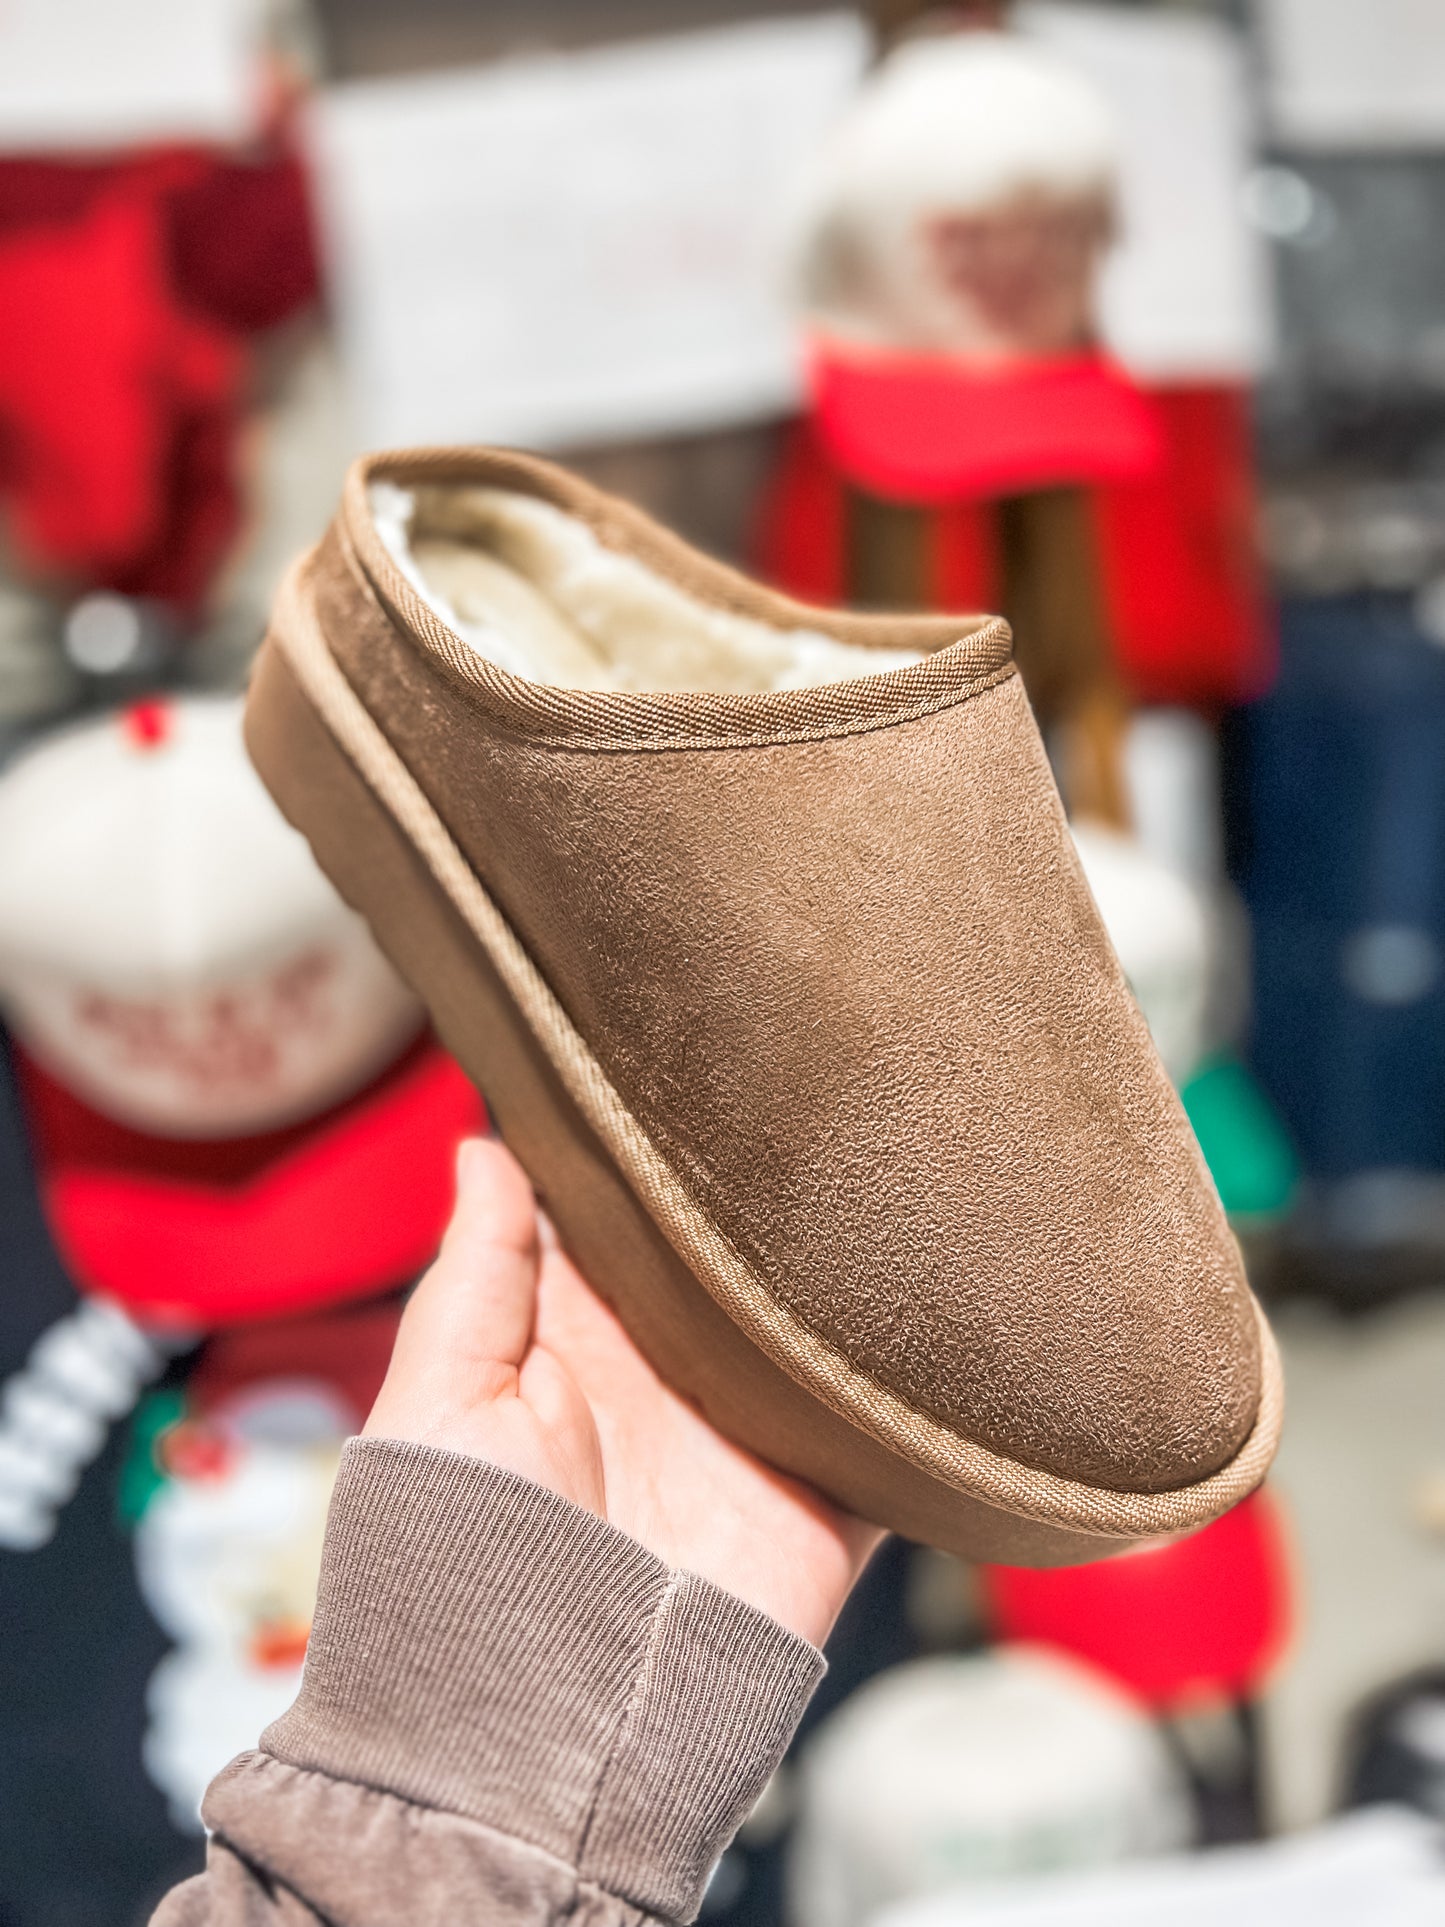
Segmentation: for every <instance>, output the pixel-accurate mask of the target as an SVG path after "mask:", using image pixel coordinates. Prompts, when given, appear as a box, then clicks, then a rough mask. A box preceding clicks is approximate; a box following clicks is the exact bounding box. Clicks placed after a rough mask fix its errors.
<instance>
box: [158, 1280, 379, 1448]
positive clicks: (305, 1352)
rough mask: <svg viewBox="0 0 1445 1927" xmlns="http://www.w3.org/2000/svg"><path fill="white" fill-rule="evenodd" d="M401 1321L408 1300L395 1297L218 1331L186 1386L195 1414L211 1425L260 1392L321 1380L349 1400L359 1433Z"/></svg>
mask: <svg viewBox="0 0 1445 1927" xmlns="http://www.w3.org/2000/svg"><path fill="white" fill-rule="evenodd" d="M400 1321H401V1301H400V1299H399V1298H397V1297H395V1296H392V1297H388V1298H383V1299H371V1300H369V1301H368V1302H367V1303H365V1304H359V1305H335V1306H329V1307H328V1308H327V1309H326V1310H325V1311H319V1312H306V1313H303V1314H301V1315H300V1316H298V1317H293V1318H268V1319H263V1320H261V1321H259V1322H257V1323H254V1324H248V1325H237V1326H234V1327H233V1328H232V1329H230V1330H229V1331H222V1332H217V1333H216V1334H215V1335H214V1337H212V1338H211V1339H210V1340H209V1341H208V1342H207V1344H206V1345H205V1346H204V1347H203V1348H202V1350H201V1354H200V1357H199V1359H198V1360H197V1362H196V1366H195V1368H194V1370H193V1371H192V1372H191V1375H190V1377H189V1378H188V1379H187V1380H186V1406H187V1409H188V1411H189V1412H191V1413H192V1414H194V1416H195V1418H197V1419H198V1420H200V1421H201V1422H202V1423H204V1422H205V1421H206V1420H207V1419H209V1418H210V1417H211V1415H212V1413H214V1412H215V1411H216V1409H217V1407H219V1406H222V1405H224V1404H225V1403H226V1402H227V1401H228V1400H231V1399H235V1398H236V1397H238V1396H244V1394H245V1393H246V1392H247V1391H249V1390H250V1389H251V1388H252V1387H256V1388H263V1387H267V1386H272V1385H274V1384H275V1383H276V1382H277V1381H278V1380H286V1379H318V1380H320V1382H321V1383H322V1384H324V1385H326V1386H328V1387H329V1388H330V1389H331V1390H332V1391H334V1392H335V1393H336V1394H337V1395H338V1396H339V1397H340V1398H342V1399H343V1400H344V1401H345V1402H346V1404H347V1405H348V1406H349V1408H350V1410H351V1413H352V1416H353V1419H354V1421H355V1423H356V1425H357V1427H358V1428H359V1427H360V1426H361V1425H362V1423H363V1422H364V1421H365V1418H366V1415H367V1413H368V1412H369V1411H370V1410H371V1408H372V1406H373V1405H374V1404H375V1403H376V1395H377V1393H378V1392H379V1391H380V1390H381V1381H382V1379H383V1378H385V1376H386V1368H387V1366H388V1364H389V1363H390V1362H391V1348H392V1345H393V1344H394V1343H395V1341H396V1328H397V1325H398V1324H399V1323H400Z"/></svg>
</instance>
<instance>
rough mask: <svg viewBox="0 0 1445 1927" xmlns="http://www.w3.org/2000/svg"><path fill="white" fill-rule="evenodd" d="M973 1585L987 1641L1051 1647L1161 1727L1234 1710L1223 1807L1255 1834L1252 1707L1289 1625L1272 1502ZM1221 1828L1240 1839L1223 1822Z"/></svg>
mask: <svg viewBox="0 0 1445 1927" xmlns="http://www.w3.org/2000/svg"><path fill="white" fill-rule="evenodd" d="M979 1581H980V1588H981V1592H982V1598H983V1607H984V1615H985V1619H986V1622H987V1624H988V1627H989V1630H990V1632H991V1633H992V1634H993V1636H994V1637H995V1638H997V1639H1001V1640H1002V1639H1007V1640H1027V1641H1031V1642H1033V1643H1035V1644H1039V1645H1047V1646H1053V1647H1056V1648H1058V1649H1060V1650H1061V1651H1063V1652H1066V1653H1070V1654H1072V1655H1073V1656H1074V1657H1075V1658H1077V1659H1081V1660H1084V1661H1087V1662H1088V1663H1089V1664H1091V1665H1094V1666H1097V1667H1098V1668H1099V1669H1100V1670H1101V1671H1102V1672H1105V1673H1108V1674H1109V1675H1110V1677H1111V1678H1113V1679H1115V1680H1117V1681H1119V1683H1120V1684H1121V1685H1123V1686H1125V1687H1127V1688H1128V1689H1129V1690H1130V1691H1132V1692H1133V1693H1135V1694H1137V1695H1138V1697H1139V1698H1140V1699H1142V1700H1143V1701H1145V1702H1146V1704H1147V1705H1148V1706H1149V1707H1151V1708H1152V1710H1153V1711H1154V1712H1155V1713H1156V1714H1158V1715H1159V1716H1160V1717H1161V1718H1162V1719H1164V1720H1165V1721H1166V1722H1172V1721H1175V1720H1177V1718H1178V1716H1180V1715H1187V1714H1192V1713H1197V1712H1198V1711H1200V1710H1201V1709H1208V1708H1223V1709H1224V1710H1225V1711H1227V1712H1232V1713H1233V1715H1234V1717H1235V1719H1236V1720H1237V1722H1238V1724H1239V1727H1240V1730H1241V1733H1242V1736H1243V1740H1244V1753H1245V1770H1244V1773H1243V1775H1242V1776H1241V1778H1242V1784H1241V1785H1238V1786H1236V1787H1234V1788H1232V1789H1230V1790H1229V1791H1228V1793H1227V1794H1226V1796H1225V1797H1226V1799H1227V1800H1228V1801H1230V1802H1231V1803H1235V1804H1237V1803H1238V1802H1239V1801H1240V1800H1242V1802H1243V1805H1244V1807H1245V1809H1246V1816H1247V1817H1246V1824H1245V1825H1244V1827H1243V1829H1242V1830H1243V1831H1245V1832H1252V1831H1257V1830H1258V1818H1259V1801H1258V1786H1257V1779H1258V1764H1259V1761H1258V1738H1257V1732H1256V1719H1255V1701H1256V1699H1257V1697H1258V1695H1259V1693H1260V1691H1261V1689H1262V1688H1263V1686H1264V1684H1265V1682H1266V1680H1267V1679H1268V1677H1269V1675H1270V1673H1271V1672H1272V1671H1273V1669H1274V1667H1275V1666H1276V1665H1277V1664H1278V1662H1279V1660H1280V1658H1281V1656H1282V1654H1283V1652H1284V1650H1285V1647H1286V1646H1287V1644H1288V1642H1289V1638H1290V1635H1291V1632H1292V1630H1293V1624H1294V1617H1295V1615H1294V1584H1293V1578H1292V1573H1291V1565H1290V1559H1289V1556H1288V1551H1287V1547H1286V1541H1285V1531H1284V1525H1283V1521H1282V1518H1281V1515H1280V1511H1279V1508H1278V1506H1277V1505H1276V1503H1275V1501H1274V1500H1273V1498H1272V1497H1271V1496H1270V1495H1268V1494H1266V1493H1264V1492H1256V1493H1255V1494H1254V1495H1253V1496H1252V1497H1251V1498H1248V1499H1245V1500H1244V1501H1243V1502H1242V1504H1240V1505H1237V1506H1236V1507H1235V1508H1234V1510H1233V1511H1232V1512H1227V1513H1225V1515H1224V1517H1223V1518H1222V1519H1216V1520H1215V1521H1214V1523H1213V1524H1212V1525H1209V1526H1206V1527H1205V1528H1204V1529H1203V1531H1201V1532H1196V1533H1194V1534H1192V1535H1191V1536H1190V1537H1189V1538H1187V1539H1176V1540H1174V1541H1172V1542H1171V1543H1170V1544H1168V1545H1164V1546H1151V1547H1146V1548H1144V1549H1143V1550H1141V1551H1135V1552H1127V1553H1123V1554H1121V1555H1120V1556H1119V1557H1117V1558H1114V1559H1104V1560H1101V1561H1100V1562H1099V1563H1098V1564H1096V1565H1091V1566H1060V1567H1056V1568H1054V1569H1053V1570H1051V1571H1044V1572H1037V1571H1031V1570H1026V1569H1025V1568H1023V1567H1020V1566H982V1567H980V1568H979ZM1194 1777H1195V1780H1196V1785H1197V1787H1198V1790H1199V1792H1200V1795H1201V1801H1202V1804H1203V1806H1204V1809H1205V1814H1206V1827H1208V1825H1209V1809H1210V1806H1211V1800H1212V1796H1213V1795H1215V1794H1217V1793H1218V1789H1217V1788H1213V1787H1210V1786H1206V1785H1200V1784H1199V1774H1198V1772H1197V1771H1196V1772H1195V1775H1194ZM1213 1804H1215V1805H1217V1804H1218V1801H1217V1800H1214V1801H1213ZM1225 1830H1226V1831H1227V1832H1228V1833H1230V1834H1234V1833H1236V1832H1238V1831H1239V1830H1240V1829H1239V1828H1238V1827H1236V1826H1235V1825H1234V1824H1232V1823H1229V1824H1227V1826H1226V1829H1225Z"/></svg>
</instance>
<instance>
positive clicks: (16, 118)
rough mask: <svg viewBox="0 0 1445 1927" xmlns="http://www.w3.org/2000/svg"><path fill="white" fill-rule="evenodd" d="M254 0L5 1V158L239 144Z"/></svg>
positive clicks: (250, 108) (257, 12)
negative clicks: (137, 145) (187, 143)
mask: <svg viewBox="0 0 1445 1927" xmlns="http://www.w3.org/2000/svg"><path fill="white" fill-rule="evenodd" d="M260 37H261V6H260V4H259V0H0V152H9V153H13V152H17V151H25V150H31V151H33V150H36V149H49V150H62V149H67V148H82V149H87V148H88V149H96V148H102V149H103V148H109V147H124V146H128V145H130V144H132V143H134V142H139V141H161V140H212V141H234V140H241V139H244V138H245V137H246V136H247V135H248V134H250V133H251V132H253V131H254V127H255V122H256V113H255V107H256V98H255V89H256V62H257V49H258V45H259V42H260Z"/></svg>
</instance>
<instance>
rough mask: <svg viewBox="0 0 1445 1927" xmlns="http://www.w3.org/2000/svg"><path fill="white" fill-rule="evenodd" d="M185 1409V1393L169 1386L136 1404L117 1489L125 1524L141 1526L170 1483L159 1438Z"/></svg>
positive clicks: (117, 1505) (117, 1504)
mask: <svg viewBox="0 0 1445 1927" xmlns="http://www.w3.org/2000/svg"><path fill="white" fill-rule="evenodd" d="M185 1411H186V1396H185V1393H184V1392H182V1391H180V1390H172V1389H169V1388H165V1389H162V1390H161V1391H158V1392H151V1393H149V1394H148V1395H147V1396H146V1397H145V1398H143V1399H142V1400H141V1402H140V1404H139V1405H138V1406H137V1407H136V1412H135V1417H134V1418H133V1419H132V1420H131V1426H130V1438H129V1440H128V1441H127V1443H126V1454H125V1461H124V1463H123V1464H122V1466H121V1468H120V1483H119V1485H118V1487H117V1490H116V1510H117V1512H118V1513H119V1514H120V1521H121V1524H122V1525H124V1526H127V1527H130V1526H134V1525H137V1524H138V1523H139V1522H140V1519H141V1517H142V1515H143V1514H144V1512H145V1509H146V1507H147V1506H148V1505H149V1504H150V1502H151V1500H152V1499H153V1498H154V1497H155V1495H156V1494H157V1492H159V1491H160V1489H161V1487H162V1486H163V1485H164V1484H165V1483H166V1475H165V1473H164V1472H162V1470H161V1468H160V1466H159V1465H158V1464H157V1462H156V1441H157V1440H158V1439H159V1438H160V1435H161V1433H162V1432H165V1431H168V1430H169V1429H170V1427H171V1426H172V1425H174V1424H175V1423H176V1421H177V1419H180V1418H184V1416H185Z"/></svg>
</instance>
